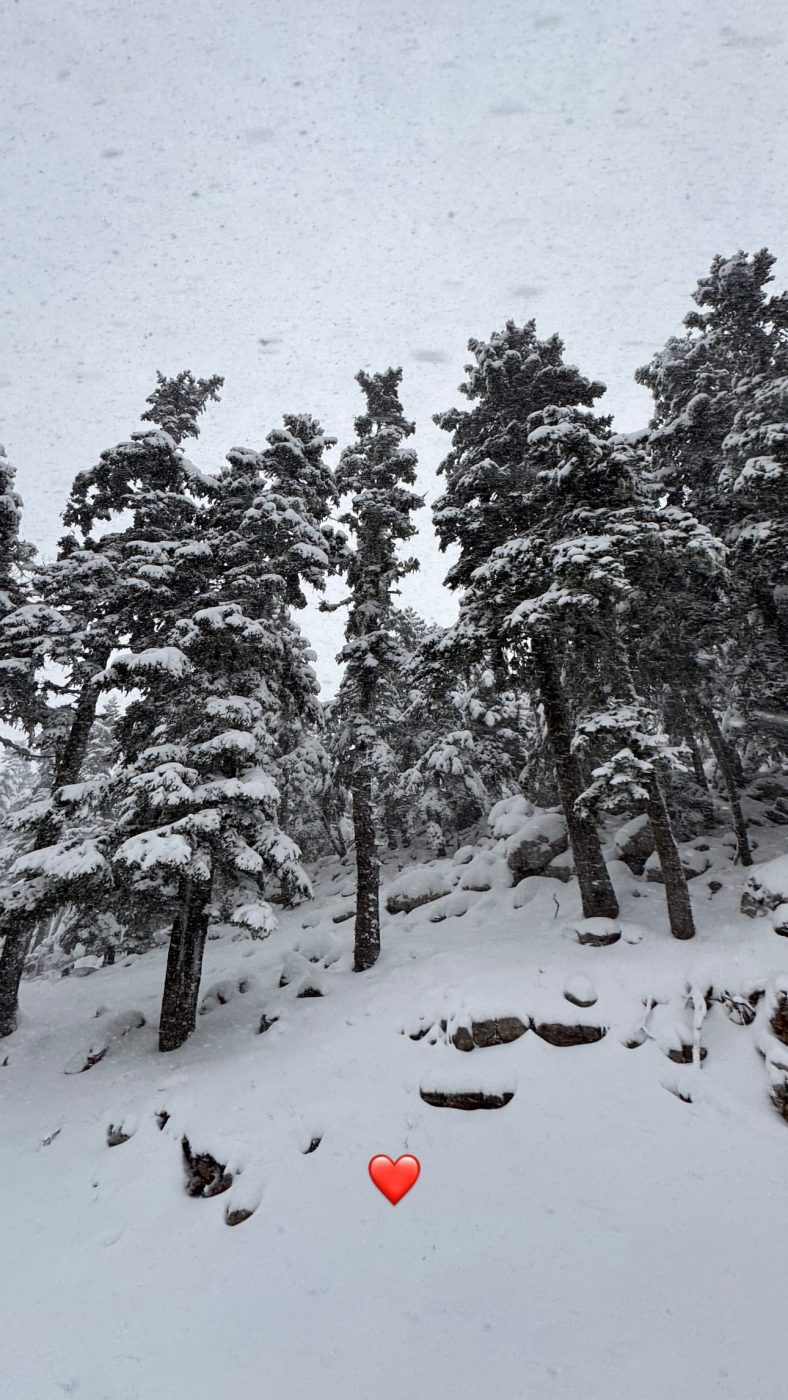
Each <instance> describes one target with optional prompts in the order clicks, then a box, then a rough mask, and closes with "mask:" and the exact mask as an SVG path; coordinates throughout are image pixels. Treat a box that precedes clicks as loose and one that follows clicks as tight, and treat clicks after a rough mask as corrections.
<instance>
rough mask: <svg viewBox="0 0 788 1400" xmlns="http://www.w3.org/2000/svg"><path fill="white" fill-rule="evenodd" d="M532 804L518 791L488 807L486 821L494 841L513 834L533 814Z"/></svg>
mask: <svg viewBox="0 0 788 1400" xmlns="http://www.w3.org/2000/svg"><path fill="white" fill-rule="evenodd" d="M534 810H535V809H534V804H533V802H529V801H528V798H527V797H523V796H522V794H521V793H518V794H517V796H516V797H504V798H502V799H501V801H500V802H496V804H495V806H494V807H491V808H490V812H489V815H488V817H487V821H488V822H489V824H490V830H491V832H492V834H493V836H494V837H495V839H496V841H503V840H505V839H506V837H507V836H513V835H514V834H515V832H517V831H519V830H520V829H521V827H523V826H524V825H525V822H526V821H527V820H528V818H529V817H532V816H533V814H534Z"/></svg>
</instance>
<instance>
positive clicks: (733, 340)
mask: <svg viewBox="0 0 788 1400" xmlns="http://www.w3.org/2000/svg"><path fill="white" fill-rule="evenodd" d="M774 262H775V259H774V257H773V256H772V255H771V254H770V253H769V252H768V251H767V250H766V249H761V250H760V252H758V253H755V254H753V255H751V256H748V255H747V254H745V253H743V252H741V251H740V252H738V253H736V254H735V255H734V256H733V257H731V258H722V257H716V258H715V259H714V261H713V263H712V266H711V269H710V272H709V274H708V276H707V277H705V278H702V279H701V281H700V282H699V284H698V287H697V290H696V291H695V293H694V294H693V299H694V301H695V302H696V304H697V307H698V309H697V310H694V311H692V312H690V313H689V315H688V316H686V317H685V326H686V327H687V332H686V335H685V336H684V337H681V338H679V337H674V338H672V339H671V340H669V341H668V343H667V345H666V346H665V348H664V350H662V351H660V352H659V353H658V354H657V355H655V356H654V357H653V359H652V360H651V362H650V364H649V365H647V366H644V367H643V368H642V369H640V370H639V371H638V372H637V375H636V378H637V380H638V381H639V382H640V383H642V384H645V385H646V386H647V387H648V388H650V389H651V391H652V393H653V395H654V410H655V411H654V418H653V420H652V431H651V438H650V446H651V453H652V457H653V462H654V466H655V469H656V474H657V477H658V479H659V481H660V483H661V485H662V487H663V489H664V491H665V492H666V494H667V495H668V498H669V500H670V501H671V502H674V503H676V504H679V505H683V506H686V507H687V508H688V509H690V510H691V511H692V512H693V513H694V514H695V515H696V516H697V517H698V519H699V520H701V521H702V522H703V523H704V524H706V525H708V526H709V528H710V529H712V530H713V531H714V533H715V534H716V535H717V536H718V537H719V538H720V539H722V540H723V541H724V542H725V543H726V544H728V545H729V546H730V547H731V557H730V563H731V567H732V573H731V582H730V588H729V605H730V607H731V608H732V609H733V613H734V616H733V618H732V624H731V629H730V636H731V638H732V640H733V642H734V645H732V646H731V645H730V644H729V645H727V647H726V649H725V653H724V655H723V654H722V653H720V654H719V655H718V661H719V663H720V664H722V663H723V661H724V664H725V670H726V684H725V689H726V690H727V692H728V694H734V695H735V696H736V697H737V698H738V700H739V701H740V703H741V704H742V705H743V707H744V709H745V710H746V711H747V713H748V716H749V718H750V720H751V722H753V723H755V724H759V725H760V724H761V723H763V724H764V725H765V727H766V728H767V729H769V728H770V727H771V725H770V717H771V715H772V714H773V712H774V711H775V710H777V711H778V716H777V718H778V724H777V733H778V734H779V733H780V728H781V727H780V724H779V712H780V711H782V710H783V709H784V707H785V690H784V683H783V677H784V674H785V665H786V659H788V617H787V616H786V610H785V603H784V595H783V593H782V587H783V583H782V580H783V572H782V562H781V561H782V557H783V553H784V551H783V548H782V544H783V539H784V536H781V526H780V524H779V520H780V518H781V516H782V514H784V507H781V501H782V497H783V496H784V494H785V492H784V481H781V472H780V469H779V461H780V450H781V449H780V446H779V436H780V426H779V425H780V422H781V421H784V406H785V401H784V389H781V385H783V384H784V383H785V379H786V375H787V374H788V293H785V292H783V293H782V294H780V295H776V296H771V295H769V291H768V288H769V284H770V283H771V282H772V281H773V280H774V279H773V274H772V268H773V266H774ZM781 488H782V489H781ZM714 742H715V745H716V747H717V748H719V735H716V734H715V736H714ZM715 751H716V750H715ZM736 763H737V760H736V758H735V756H732V764H733V767H734V768H735V767H736Z"/></svg>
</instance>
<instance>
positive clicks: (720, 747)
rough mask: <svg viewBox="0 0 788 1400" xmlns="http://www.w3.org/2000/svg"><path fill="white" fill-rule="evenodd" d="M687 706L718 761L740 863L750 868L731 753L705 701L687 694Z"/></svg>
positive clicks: (748, 847) (750, 859) (748, 843)
mask: <svg viewBox="0 0 788 1400" xmlns="http://www.w3.org/2000/svg"><path fill="white" fill-rule="evenodd" d="M687 705H688V706H689V708H690V709H691V710H692V712H693V713H694V714H695V715H697V717H698V721H699V723H700V724H701V725H702V727H703V729H704V731H705V734H706V738H707V739H708V741H709V746H710V748H711V751H712V753H713V754H714V757H715V758H716V760H717V765H718V767H719V770H720V773H721V774H722V781H723V782H724V784H725V791H726V793H727V795H728V806H729V807H730V809H731V817H732V818H733V830H734V832H735V833H736V845H737V848H738V856H739V860H740V861H741V863H742V865H752V853H751V851H750V842H749V838H748V836H747V823H746V822H745V820H744V813H743V812H742V809H741V799H740V797H739V788H738V783H737V778H736V767H735V764H734V756H733V751H732V750H731V748H730V745H729V744H726V742H725V739H724V738H723V734H722V730H721V729H720V726H719V724H718V723H717V716H716V715H715V713H714V711H713V710H712V708H711V706H710V705H707V704H706V703H705V701H703V700H700V699H699V698H698V696H697V695H688V696H687Z"/></svg>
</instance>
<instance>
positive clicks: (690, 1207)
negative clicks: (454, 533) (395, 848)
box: [0, 828, 788, 1400]
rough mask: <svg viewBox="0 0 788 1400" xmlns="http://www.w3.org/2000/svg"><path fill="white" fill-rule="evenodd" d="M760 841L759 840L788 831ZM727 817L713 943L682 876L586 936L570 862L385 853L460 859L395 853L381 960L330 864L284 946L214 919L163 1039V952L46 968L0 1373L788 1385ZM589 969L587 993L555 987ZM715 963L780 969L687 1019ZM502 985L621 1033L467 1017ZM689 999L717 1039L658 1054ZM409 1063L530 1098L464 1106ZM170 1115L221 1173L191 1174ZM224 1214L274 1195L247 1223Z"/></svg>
mask: <svg viewBox="0 0 788 1400" xmlns="http://www.w3.org/2000/svg"><path fill="white" fill-rule="evenodd" d="M759 836H760V838H761V850H762V854H763V856H764V858H769V857H771V856H774V855H775V854H776V853H777V852H778V851H779V849H780V844H781V842H782V843H783V844H784V841H785V835H784V832H783V833H780V832H779V831H778V832H773V831H771V830H767V829H766V828H763V829H762V831H761V832H760V833H759ZM505 840H506V836H505V835H504V834H503V833H502V835H501V838H500V841H499V842H497V843H496V841H495V840H494V839H489V838H487V839H481V840H480V841H479V843H478V844H477V847H476V852H475V855H474V857H473V859H474V861H477V860H479V858H480V857H484V856H485V854H486V857H487V860H486V861H482V860H479V863H480V864H488V865H489V866H490V868H491V869H492V867H493V866H494V865H495V862H496V861H500V860H501V858H502V853H503V845H504V842H505ZM710 848H711V854H712V858H713V864H712V868H711V870H710V871H709V872H707V873H706V874H704V875H701V876H699V877H698V878H696V879H695V880H693V881H692V883H691V893H692V898H693V903H694V907H695V912H696V918H697V923H698V936H697V938H696V939H695V940H694V941H693V942H691V943H689V944H683V943H680V942H677V941H675V940H674V939H672V938H671V937H670V936H669V934H668V931H667V926H666V917H665V904H664V890H663V889H662V887H661V886H659V885H654V884H650V883H648V882H647V881H646V880H645V879H644V878H640V877H634V876H631V874H630V872H628V871H626V868H625V867H623V866H621V864H620V863H618V862H612V863H611V871H612V874H613V879H614V881H615V882H616V885H617V888H618V892H619V895H620V898H621V904H622V908H621V925H622V928H623V929H624V931H625V936H624V937H623V938H622V939H621V940H620V942H618V943H617V944H614V945H610V946H607V947H601V948H595V947H591V946H581V945H579V944H578V943H577V941H576V936H575V932H574V930H575V929H576V928H577V927H578V926H579V925H580V922H581V911H580V908H579V902H578V897H577V892H576V888H575V885H574V882H572V883H570V884H569V885H562V884H560V883H559V882H557V881H555V880H550V879H547V878H543V877H534V878H532V879H529V880H525V881H523V882H522V883H521V884H520V885H519V886H517V888H516V889H514V890H512V889H510V888H507V887H506V885H505V884H504V883H503V882H501V881H498V880H493V882H492V888H491V889H490V890H487V891H474V890H464V891H462V899H461V900H460V901H459V902H458V895H459V892H458V891H455V893H454V894H452V895H450V896H449V897H448V898H447V897H444V898H443V899H442V900H440V901H438V902H437V903H436V902H432V903H429V904H426V905H424V906H423V907H421V908H419V909H417V910H415V911H414V912H413V913H411V914H407V915H396V916H388V915H386V913H385V899H386V895H387V893H388V890H389V889H390V888H391V884H392V882H393V881H394V880H395V879H398V883H400V884H403V883H405V882H406V881H410V883H411V884H414V883H418V882H419V881H422V882H424V883H425V884H426V885H430V886H435V885H441V883H442V882H444V881H445V882H446V883H447V884H448V883H452V884H453V883H454V881H455V880H456V878H457V877H458V876H459V875H460V874H461V873H462V872H463V871H464V870H466V869H467V866H463V865H457V864H453V863H452V861H451V860H450V859H449V860H446V861H433V862H425V863H420V862H419V861H418V860H417V859H416V858H414V857H413V856H412V855H411V853H407V854H406V855H399V856H398V855H396V854H394V855H392V856H387V857H386V860H387V865H386V869H385V871H384V879H383V882H382V900H381V903H382V905H383V907H384V913H383V922H382V941H383V952H382V955H381V958H380V961H379V962H378V963H377V965H376V966H375V967H374V968H373V969H372V970H371V971H370V972H368V973H365V974H363V975H356V974H354V973H353V972H352V938H353V932H352V928H353V926H352V922H351V921H347V922H343V923H340V924H335V923H334V921H333V920H334V916H335V915H336V913H337V912H339V911H341V910H342V909H345V908H347V906H348V895H349V894H351V893H352V889H353V872H352V866H351V865H349V864H345V865H340V864H339V863H338V862H335V861H334V862H329V863H327V864H325V865H324V866H323V867H322V868H320V869H318V870H316V871H313V872H312V874H313V875H314V877H315V884H316V891H317V894H316V899H315V902H314V903H313V904H311V905H302V906H301V907H299V908H298V909H295V910H291V911H287V912H285V913H284V914H283V915H282V917H281V921H280V927H279V928H278V930H277V931H276V932H275V933H273V934H272V935H271V937H270V938H269V939H268V940H267V941H266V942H263V943H259V942H252V941H248V940H241V941H235V940H234V938H233V936H232V934H231V933H230V931H227V934H226V936H224V937H222V938H219V939H217V940H214V941H209V943H208V946H207V951H206V960H205V971H204V977H203V993H202V997H203V1002H202V1006H203V1010H204V1011H205V1012H208V1011H209V1012H210V1014H203V1015H201V1016H200V1017H199V1018H198V1025H197V1030H196V1032H195V1034H194V1035H193V1036H192V1038H191V1040H190V1041H189V1042H188V1043H187V1044H186V1045H185V1046H184V1047H182V1048H181V1049H180V1050H179V1051H177V1052H175V1053H172V1054H169V1055H166V1056H162V1055H159V1054H158V1053H157V1051H156V1024H157V1016H158V1004H159V998H160V994H161V982H162V976H163V970H164V960H165V957H166V950H164V949H160V950H158V951H156V952H153V953H150V954H148V955H146V956H144V957H133V958H130V959H127V960H126V961H125V962H124V963H123V964H122V965H116V966H114V967H110V968H102V969H100V970H98V971H96V972H94V973H93V975H92V976H91V977H89V978H85V979H76V978H73V977H69V978H66V979H61V978H59V977H57V976H55V975H51V976H49V977H45V978H41V979H38V980H36V981H33V982H26V983H25V984H24V986H23V989H22V1022H21V1026H20V1029H19V1030H18V1031H17V1033H16V1034H15V1035H14V1036H13V1037H11V1038H10V1039H8V1040H6V1041H4V1042H3V1043H2V1045H0V1061H3V1060H4V1059H5V1057H6V1056H7V1063H5V1064H2V1065H0V1118H1V1120H2V1133H0V1180H2V1182H3V1191H2V1193H0V1238H1V1239H2V1242H3V1257H4V1261H5V1265H6V1266H5V1267H4V1268H3V1269H2V1270H0V1316H2V1318H3V1362H2V1384H0V1392H2V1395H3V1397H5V1396H6V1395H7V1396H8V1397H14V1400H17V1398H18V1400H56V1397H59V1396H61V1395H65V1394H67V1395H74V1396H76V1397H77V1400H159V1397H162V1400H163V1398H164V1397H166V1400H213V1397H215V1396H217V1395H224V1396H227V1397H231V1398H232V1400H236V1397H237V1400H247V1397H249V1400H252V1397H257V1396H263V1395H266V1396H268V1395H271V1396H281V1397H283V1400H334V1398H335V1397H336V1400H361V1397H364V1400H366V1397H369V1396H374V1397H375V1400H406V1397H410V1396H413V1395H425V1396H430V1397H434V1398H435V1400H477V1398H478V1397H479V1396H481V1395H488V1394H493V1395H496V1396H501V1397H505V1400H520V1397H529V1396H531V1395H534V1396H536V1395H538V1396H539V1397H540V1400H542V1397H544V1400H632V1397H633V1396H637V1397H638V1400H754V1398H755V1397H758V1400H782V1397H783V1396H784V1395H785V1369H784V1311H785V1298H786V1296H788V1253H787V1252H786V1250H785V1248H784V1228H783V1227H784V1204H783V1203H784V1200H785V1181H786V1172H787V1170H788V1126H786V1124H785V1122H783V1121H782V1119H781V1118H780V1116H779V1115H778V1113H777V1112H776V1111H775V1109H774V1108H773V1107H772V1105H771V1103H770V1099H769V1093H770V1086H771V1081H772V1080H773V1079H774V1077H775V1076H777V1078H778V1079H779V1076H780V1074H781V1073H784V1072H783V1071H781V1070H780V1064H781V1063H785V1062H786V1061H787V1060H788V1047H782V1046H781V1045H780V1044H779V1042H778V1041H776V1040H775V1038H774V1036H773V1035H772V1033H771V1032H770V1030H769V1026H768V1019H767V1017H768V1014H769V1013H770V1009H771V1008H773V1006H774V1004H775V1001H774V998H775V995H776V992H777V991H778V990H779V989H780V988H782V987H788V940H786V939H785V938H780V937H777V936H776V935H775V933H774V932H773V930H772V928H771V925H770V923H769V921H768V920H766V919H755V920H753V919H748V918H746V917H744V916H742V915H741V914H740V913H739V911H738V905H739V900H740V897H741V891H742V888H743V884H744V881H745V878H746V874H747V872H746V871H743V870H742V869H741V868H740V867H737V866H734V864H733V863H732V859H731V851H730V849H729V848H728V847H726V846H725V845H724V844H723V842H722V841H721V840H717V839H712V840H711V841H710ZM761 850H759V854H761ZM402 866H404V870H403V871H402V872H401V873H400V867H402ZM756 869H757V867H756ZM449 872H451V874H449ZM715 881H719V882H720V885H721V888H719V889H718V890H717V891H716V892H713V891H712V890H711V889H710V888H709V883H710V882H712V883H713V882H715ZM526 894H527V896H528V897H527V899H526V898H525V895H526ZM554 896H556V897H557V898H558V899H560V905H561V913H560V918H559V917H558V915H557V910H556V908H555V904H554ZM452 901H454V903H453V904H452ZM438 910H442V914H441V918H440V922H435V918H436V911H438ZM283 972H285V973H286V981H287V985H286V986H283V987H280V985H279V984H280V978H281V976H282V973H283ZM589 982H590V983H592V984H593V991H594V992H595V993H596V995H597V998H598V999H597V1001H596V1004H595V1005H593V1006H591V1007H588V1008H585V1009H580V1008H577V1007H575V1006H572V1005H570V1004H569V1003H568V1002H567V1000H566V998H565V996H564V992H565V990H566V989H567V988H568V987H571V988H573V989H580V988H583V989H585V990H586V991H587V990H588V984H589ZM709 987H713V988H714V989H715V994H716V993H718V992H719V991H720V990H722V989H724V990H726V991H727V992H728V993H729V994H731V995H732V996H734V995H738V996H741V997H744V996H747V995H749V994H750V992H751V991H752V990H753V988H755V987H764V988H765V989H766V995H765V996H764V997H762V998H761V1000H760V1002H759V1004H758V1012H757V1016H756V1019H755V1021H754V1023H753V1024H751V1025H746V1024H737V1023H736V1021H735V1020H734V1019H733V1018H729V1015H728V1014H726V1010H725V1008H724V1007H723V1005H722V1004H721V1003H720V1002H717V1001H714V1002H712V1003H711V1005H710V1010H709V1011H708V1013H707V1014H705V1015H704V1014H702V1013H703V1005H702V993H704V992H705V991H706V990H707V989H708V988H709ZM309 988H312V989H315V990H318V991H319V992H320V993H321V995H320V996H317V997H315V996H307V997H303V996H301V995H300V993H301V992H303V991H304V990H305V989H309ZM239 993H240V994H239ZM693 995H694V1007H693ZM130 1008H133V1010H131V1009H130ZM263 1014H265V1015H266V1017H267V1018H268V1021H269V1022H271V1023H272V1024H271V1025H270V1029H268V1030H267V1031H266V1033H265V1034H263V1035H259V1034H257V1033H256V1032H257V1028H258V1025H259V1023H260V1018H261V1015H263ZM500 1016H519V1017H520V1018H521V1019H522V1020H523V1021H525V1022H528V1021H529V1020H532V1021H533V1022H534V1023H536V1024H542V1023H547V1022H561V1023H563V1024H564V1025H569V1026H575V1025H580V1024H582V1025H589V1026H597V1027H602V1028H606V1029H607V1033H606V1035H605V1036H604V1038H603V1039H602V1040H600V1041H598V1042H596V1043H591V1044H584V1045H578V1046H570V1047H564V1048H559V1047H557V1046H554V1045H552V1044H550V1043H548V1042H547V1041H545V1040H543V1039H541V1038H540V1037H539V1036H537V1034H535V1032H534V1031H533V1030H528V1032H527V1033H526V1034H525V1035H523V1036H521V1038H520V1039H518V1040H517V1041H514V1042H512V1043H511V1044H507V1045H500V1046H494V1047H490V1048H476V1049H474V1050H473V1051H472V1052H471V1053H461V1052H460V1051H458V1050H457V1049H456V1048H455V1047H454V1046H453V1045H452V1044H451V1041H450V1036H451V1034H452V1033H453V1031H454V1030H455V1029H456V1028H457V1027H458V1026H459V1025H469V1024H471V1022H473V1021H474V1020H479V1019H484V1018H490V1017H500ZM97 1017H98V1019H96V1018H97ZM143 1018H144V1020H145V1024H144V1025H143V1024H141V1022H142V1019H143ZM441 1022H445V1023H446V1028H445V1030H444V1029H442V1027H441ZM693 1025H694V1026H695V1033H696V1034H698V1035H699V1036H700V1043H701V1044H702V1046H704V1047H705V1048H706V1049H707V1051H708V1054H707V1057H706V1059H705V1060H704V1061H703V1063H702V1065H701V1064H700V1063H699V1062H698V1063H696V1064H692V1063H690V1064H676V1063H673V1062H672V1061H671V1060H670V1059H668V1058H667V1052H668V1051H669V1050H671V1049H672V1050H673V1051H674V1053H675V1052H676V1051H677V1050H678V1049H679V1047H681V1046H682V1045H687V1044H689V1045H690V1046H691V1045H692V1040H693ZM698 1027H699V1030H698ZM421 1031H425V1032H426V1033H425V1034H424V1035H423V1037H422V1038H421V1039H417V1040H414V1039H411V1036H413V1035H414V1034H418V1033H420V1032H421ZM638 1040H640V1041H642V1044H640V1045H639V1048H635V1049H628V1048H626V1047H625V1042H627V1041H630V1042H632V1041H635V1042H637V1041H638ZM758 1045H760V1046H761V1048H762V1050H763V1053H765V1054H767V1063H766V1064H764V1062H763V1060H762V1059H761V1057H760V1056H759V1054H758V1053H757V1047H758ZM101 1052H103V1054H102V1057H101V1059H100V1060H99V1061H97V1062H96V1063H93V1064H92V1066H91V1067H90V1068H88V1069H84V1070H83V1069H82V1065H83V1064H84V1063H85V1062H86V1060H87V1058H88V1057H90V1058H95V1057H96V1056H97V1055H98V1054H100V1053H101ZM65 1070H68V1071H69V1072H68V1073H64V1071H65ZM80 1071H82V1072H80ZM420 1089H424V1090H429V1089H444V1090H447V1089H448V1090H461V1089H464V1090H477V1091H479V1090H482V1091H484V1092H486V1093H497V1094H500V1093H503V1092H507V1093H513V1098H512V1100H511V1102H509V1103H508V1104H507V1105H506V1106H505V1107H503V1108H501V1109H498V1110H491V1111H487V1112H463V1111H458V1110H454V1109H451V1108H439V1107H433V1106H431V1105H430V1104H428V1103H426V1102H425V1101H424V1100H423V1099H422V1098H421V1097H420V1092H419V1091H420ZM679 1095H683V1096H684V1098H690V1099H691V1102H684V1101H683V1099H682V1097H679ZM159 1114H169V1118H168V1119H167V1121H166V1122H165V1123H164V1126H163V1127H162V1128H160V1127H159V1123H160V1122H162V1121H163V1120H162V1119H158V1120H157V1115H159ZM110 1127H112V1128H113V1131H114V1132H115V1133H116V1134H117V1133H120V1134H121V1137H127V1138H128V1140H127V1141H120V1143H119V1145H117V1146H113V1147H110V1146H108V1145H107V1131H108V1129H109V1128H110ZM184 1136H186V1137H188V1139H189V1142H190V1144H191V1148H192V1151H193V1152H195V1153H201V1152H202V1153H211V1154H213V1155H214V1156H215V1157H216V1159H217V1160H218V1161H219V1162H220V1163H222V1164H226V1167H227V1170H228V1171H229V1172H231V1173H232V1174H233V1183H232V1186H231V1187H230V1189H229V1191H227V1192H226V1193H225V1194H223V1195H221V1196H217V1197H215V1198H212V1199H193V1198H190V1197H189V1196H187V1194H186V1191H185V1176H184V1167H183V1161H182V1153H181V1139H182V1138H183V1137H184ZM316 1139H320V1142H319V1144H318V1146H317V1147H316V1149H315V1150H313V1151H308V1149H309V1148H310V1147H311V1146H312V1144H313V1143H314V1141H315V1140H316ZM381 1152H382V1153H387V1154H389V1155H390V1156H392V1157H394V1158H396V1157H397V1156H399V1155H400V1154H402V1153H413V1154H415V1155H416V1156H417V1157H418V1158H419V1160H420V1162H421V1175H420V1177H419V1180H418V1182H417V1183H416V1185H415V1186H414V1187H413V1189H412V1191H411V1192H410V1193H409V1194H408V1195H407V1196H406V1197H405V1198H404V1199H403V1200H402V1201H401V1202H400V1203H399V1205H397V1206H396V1207H395V1208H392V1207H391V1206H390V1205H389V1204H388V1202H387V1201H386V1200H385V1199H384V1198H383V1197H382V1196H381V1195H380V1194H379V1193H378V1192H377V1191H376V1190H375V1188H374V1186H373V1185H372V1183H371V1182H370V1180H369V1177H368V1174H367V1164H368V1162H369V1160H370V1158H371V1157H372V1156H373V1155H375V1154H377V1153H381ZM228 1209H231V1210H237V1209H246V1210H251V1211H253V1212H254V1213H253V1214H252V1215H251V1217H250V1218H249V1219H247V1220H245V1221H244V1222H243V1223H242V1224H239V1225H237V1226H236V1227H235V1228H232V1229H230V1228H228V1227H227V1225H226V1224H225V1212H226V1211H227V1210H228Z"/></svg>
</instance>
